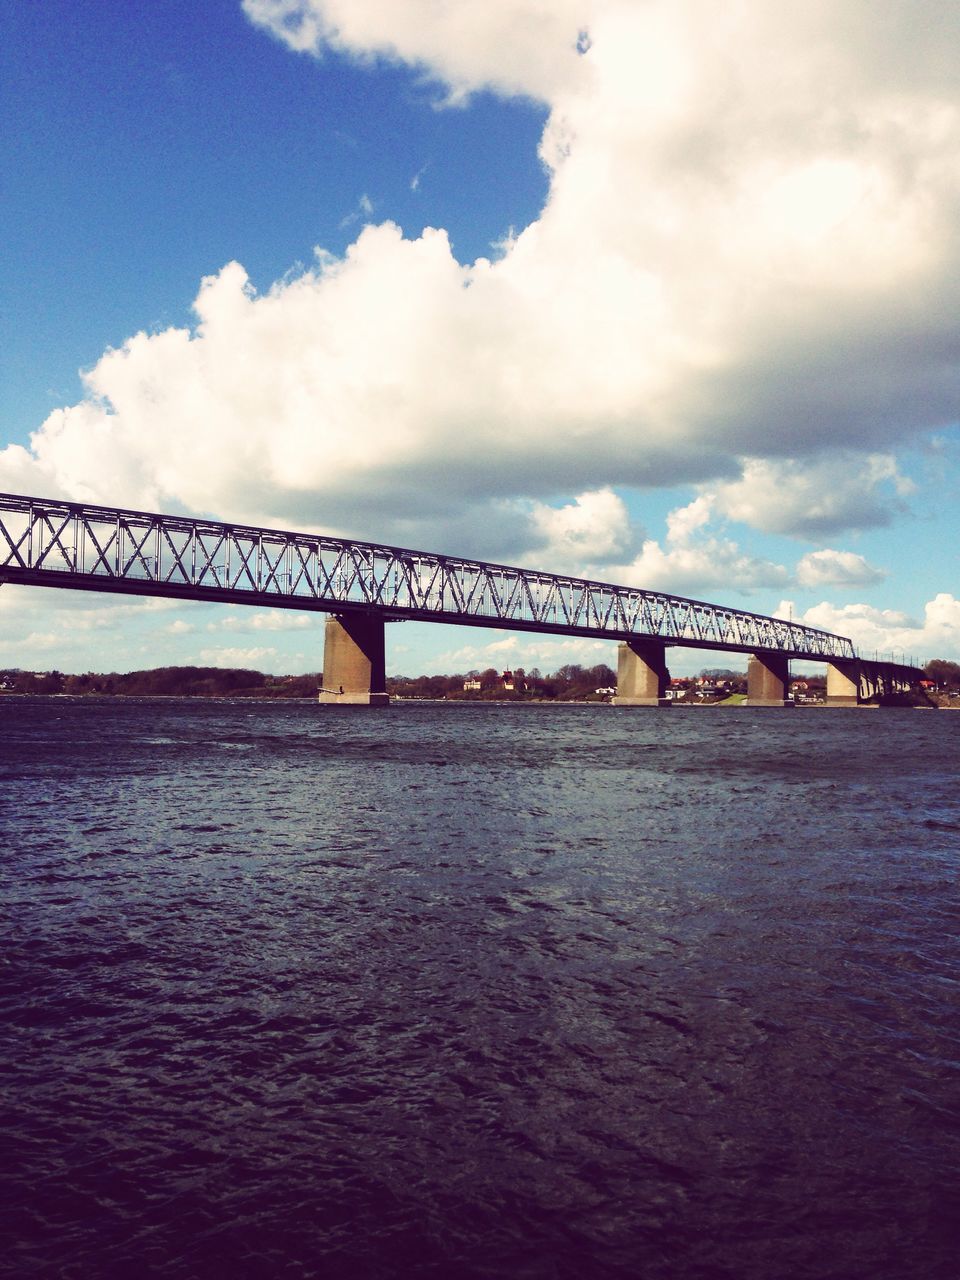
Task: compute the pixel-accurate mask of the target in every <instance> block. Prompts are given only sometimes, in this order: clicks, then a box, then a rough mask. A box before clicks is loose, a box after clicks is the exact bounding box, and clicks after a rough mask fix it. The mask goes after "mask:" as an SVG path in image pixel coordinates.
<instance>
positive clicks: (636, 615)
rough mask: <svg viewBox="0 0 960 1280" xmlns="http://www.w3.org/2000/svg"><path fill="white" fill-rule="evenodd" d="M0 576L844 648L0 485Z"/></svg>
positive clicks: (583, 582) (598, 590) (787, 628)
mask: <svg viewBox="0 0 960 1280" xmlns="http://www.w3.org/2000/svg"><path fill="white" fill-rule="evenodd" d="M0 582H16V583H23V584H26V585H29V586H41V587H67V588H71V589H73V590H82V591H109V592H116V593H121V594H126V595H150V596H165V597H168V598H171V597H172V598H175V599H181V600H206V601H217V602H220V603H229V604H252V605H260V606H264V605H270V606H272V607H274V608H284V609H303V610H316V611H319V612H323V613H334V614H340V615H343V614H348V613H351V612H364V613H371V612H372V613H376V614H379V615H381V616H383V617H385V618H387V619H390V620H398V619H403V618H408V619H415V620H418V621H422V622H446V623H453V624H457V625H468V626H479V627H502V628H507V629H510V630H518V631H539V632H551V633H559V634H567V635H576V636H589V637H599V638H606V639H610V640H630V639H636V638H638V637H641V636H647V637H656V638H659V639H661V640H663V641H665V642H666V643H667V644H670V645H687V646H691V647H695V648H706V649H728V650H733V651H739V652H748V653H763V652H768V653H779V654H782V655H784V656H786V657H790V658H807V659H820V660H825V659H831V658H853V657H854V656H855V654H854V649H853V644H852V642H851V641H850V640H848V639H846V638H845V637H844V636H837V635H833V634H831V633H830V632H828V631H820V630H817V629H816V628H814V627H807V626H803V625H801V624H800V623H796V622H787V621H784V620H783V619H780V618H770V617H766V616H764V615H762V614H756V613H747V612H745V611H743V610H741V609H730V608H725V607H723V606H721V605H715V604H707V603H705V602H704V601H702V600H689V599H686V598H684V597H682V596H672V595H665V594H663V593H661V592H657V591H644V590H641V589H638V588H636V587H619V586H613V585H611V584H609V583H605V582H592V581H589V580H587V579H583V578H571V577H564V576H562V575H559V574H552V573H541V572H537V571H534V570H530V569H518V568H513V567H511V566H509V565H501V564H487V563H484V562H483V561H478V560H464V559H460V558H458V557H455V556H444V555H433V554H430V553H428V552H423V551H410V550H406V549H403V548H400V547H390V546H385V545H382V544H380V543H371V542H353V541H347V540H345V539H341V538H330V537H326V536H324V535H319V534H305V533H292V532H286V531H282V530H278V529H259V528H254V527H249V526H245V525H239V524H225V523H222V522H220V521H214V520H194V519H189V518H187V517H184V516H171V515H159V514H156V513H151V512H144V511H127V510H123V509H121V508H114V507H100V506H93V505H90V504H88V503H75V502H60V501H56V500H52V499H44V498H31V497H23V496H19V495H16V494H0Z"/></svg>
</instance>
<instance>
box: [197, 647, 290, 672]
mask: <svg viewBox="0 0 960 1280" xmlns="http://www.w3.org/2000/svg"><path fill="white" fill-rule="evenodd" d="M276 654H277V651H276V649H272V648H267V647H263V646H261V647H256V646H254V647H252V648H249V649H237V648H225V649H201V650H200V658H201V660H202V661H203V662H204V663H205V664H206V665H207V666H210V667H241V668H252V669H254V670H256V669H257V668H258V666H260V664H261V663H263V661H264V659H266V658H274V657H276Z"/></svg>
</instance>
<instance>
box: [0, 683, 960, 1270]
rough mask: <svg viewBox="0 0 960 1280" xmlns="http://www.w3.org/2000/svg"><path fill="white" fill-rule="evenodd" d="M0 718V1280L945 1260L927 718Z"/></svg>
mask: <svg viewBox="0 0 960 1280" xmlns="http://www.w3.org/2000/svg"><path fill="white" fill-rule="evenodd" d="M0 727H2V730H3V732H2V751H3V763H4V776H3V783H2V794H0V806H2V808H0V812H2V818H0V834H2V842H3V859H2V874H3V881H4V884H3V890H4V891H3V908H2V911H3V930H4V939H5V941H4V951H3V965H2V969H0V980H2V993H0V995H2V1006H0V1007H2V1013H3V1019H4V1028H5V1030H4V1035H5V1042H6V1045H7V1049H6V1051H5V1052H4V1064H5V1066H4V1084H3V1117H2V1125H3V1129H2V1131H3V1133H4V1135H5V1137H4V1145H5V1148H6V1155H5V1157H4V1160H3V1162H2V1165H0V1181H2V1184H3V1185H2V1188H0V1190H2V1198H0V1204H2V1208H0V1214H2V1223H3V1226H4V1228H5V1235H6V1237H7V1238H8V1239H9V1240H11V1241H12V1242H13V1243H12V1246H11V1247H10V1248H9V1249H8V1251H7V1252H6V1253H4V1254H0V1273H2V1274H4V1275H11V1276H17V1277H39V1276H63V1277H78V1278H79V1277H83V1278H84V1280H91V1278H93V1277H98V1276H131V1277H133V1276H163V1277H177V1278H179V1277H194V1276H196V1277H207V1276H214V1277H219V1276H223V1277H261V1276H263V1277H274V1276H276V1277H298V1276H320V1277H341V1276H343V1277H348V1276H349V1277H392V1276H406V1275H409V1276H417V1277H447V1276H450V1277H456V1276H465V1277H485V1276H489V1277H501V1276H503V1277H520V1278H525V1277H530V1278H531V1280H533V1278H536V1280H541V1278H544V1280H546V1278H548V1277H549V1278H553V1277H584V1276H586V1277H591V1276H624V1277H626V1276H630V1277H637V1276H639V1277H644V1278H649V1280H661V1278H667V1277H669V1278H673V1277H683V1278H684V1280H698V1278H701V1277H704V1278H705V1277H711V1278H712V1277H731V1278H737V1280H739V1278H744V1280H752V1278H755V1280H760V1278H763V1280H765V1278H766V1277H777V1278H780V1277H783V1278H788V1277H789V1278H793V1277H816V1278H817V1280H827V1278H828V1277H830V1278H833V1277H836V1278H838V1280H840V1278H846V1277H871V1278H888V1280H903V1278H905V1277H917V1278H918V1280H920V1278H921V1277H922V1278H924V1280H926V1278H928V1277H929V1278H931V1280H939V1278H941V1277H943V1278H944V1280H945V1278H946V1277H951V1278H953V1277H955V1276H957V1275H958V1273H960V1271H958V1266H957V1246H958V1244H960V1226H958V1224H960V1205H958V1203H957V1201H958V1198H960V1197H958V1192H957V1188H958V1174H960V1140H958V1130H957V1121H958V1110H960V1106H958V1102H960V1071H958V1066H960V1025H958V1024H960V1020H958V998H957V997H958V990H960V988H958V979H960V958H958V945H957V939H956V934H957V923H958V917H960V906H958V904H960V894H958V888H957V871H958V863H960V791H958V785H957V784H958V776H960V753H958V746H960V715H952V714H949V713H918V712H909V711H906V712H898V711H887V712H879V713H878V712H850V711H830V712H823V711H805V712H796V713H789V712H788V713H777V712H769V711H755V712H749V711H747V710H745V709H739V710H731V711H726V710H703V709H700V710H692V711H687V712H684V711H680V710H678V709H674V710H673V711H670V712H656V711H654V712H649V711H629V710H627V711H621V710H617V709H612V708H608V707H550V706H544V707H521V708H510V707H456V706H442V705H433V704H430V705H428V704H421V705H410V704H408V705H404V706H401V707H397V708H394V709H392V710H391V711H389V712H385V713H373V714H371V713H366V714H364V713H352V714H351V713H348V712H346V711H345V710H338V709H335V708H324V709H322V710H321V709H320V708H317V707H316V706H314V705H312V704H311V705H304V704H296V705H287V706H280V705H271V706H268V705H257V704H249V703H216V704H197V703H181V702H162V701H143V702H106V701H105V702H91V701H72V700H66V699H51V700H39V699H38V700H24V699H7V700H5V701H3V702H2V703H0Z"/></svg>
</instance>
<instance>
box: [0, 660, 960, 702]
mask: <svg viewBox="0 0 960 1280" xmlns="http://www.w3.org/2000/svg"><path fill="white" fill-rule="evenodd" d="M924 671H925V673H926V679H925V680H924V681H923V689H924V693H925V695H926V696H927V698H928V699H929V700H930V702H932V703H935V704H937V705H941V706H950V705H953V706H957V705H958V704H960V663H956V662H951V661H948V660H947V659H945V658H934V659H933V660H932V661H930V662H928V663H927V664H926V666H925V668H924ZM322 684H323V673H322V672H315V673H310V674H308V675H301V676H274V675H266V674H264V673H263V672H261V671H250V670H246V669H243V668H223V667H156V668H153V669H151V670H148V671H130V672H125V673H116V672H114V673H111V674H106V675H98V674H95V673H93V672H86V673H85V674H83V675H68V674H64V673H63V672H60V671H21V670H18V669H16V668H8V669H6V670H0V695H17V694H19V695H37V694H45V695H66V696H72V697H133V698H156V697H166V698H315V697H316V695H317V691H318V690H319V689H320V688H321V687H322ZM616 691H617V677H616V673H615V672H614V671H613V669H612V668H611V667H609V666H607V665H606V664H605V663H600V664H598V665H597V666H594V667H583V666H578V665H576V664H572V663H571V664H568V665H566V666H562V667H560V668H559V670H557V671H554V672H552V673H551V674H549V675H543V674H542V673H541V672H540V671H539V670H538V669H537V668H536V667H533V668H532V669H531V670H529V671H526V670H524V669H523V668H522V667H518V668H516V669H515V670H512V671H498V670H497V669H496V668H494V667H490V668H488V669H487V670H485V671H476V670H471V671H467V672H465V673H461V674H458V675H442V676H392V677H390V676H388V677H387V692H388V693H389V694H390V695H391V696H392V697H394V698H398V699H409V700H416V699H432V700H436V699H443V700H446V701H459V702H554V701H559V702H608V701H610V700H611V699H612V698H613V697H614V696H615V694H616ZM825 691H826V677H825V676H822V675H808V676H798V677H796V678H795V679H794V680H792V681H791V682H790V696H791V697H792V698H793V700H794V701H795V702H796V703H797V704H798V705H803V704H811V705H815V704H817V703H819V702H823V700H824V697H825ZM746 694H747V676H746V672H744V671H732V670H729V669H727V668H722V667H708V668H704V669H703V670H702V671H701V672H700V674H699V675H695V676H680V677H677V678H676V679H673V680H671V681H670V686H669V688H668V689H667V693H666V696H667V697H668V698H669V699H670V700H671V701H672V702H675V703H678V704H687V705H690V704H698V705H719V704H728V705H733V704H736V703H737V702H742V701H743V700H744V699H745V697H746Z"/></svg>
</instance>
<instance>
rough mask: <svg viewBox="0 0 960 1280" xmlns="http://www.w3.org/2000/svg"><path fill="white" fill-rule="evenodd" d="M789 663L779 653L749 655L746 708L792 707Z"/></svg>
mask: <svg viewBox="0 0 960 1280" xmlns="http://www.w3.org/2000/svg"><path fill="white" fill-rule="evenodd" d="M789 692H790V661H789V659H788V658H784V657H782V656H781V655H780V654H779V653H751V655H750V658H749V661H748V662H747V701H746V705H747V706H748V707H792V706H793V703H792V702H791V701H790V699H789V698H788V696H787V695H788V694H789Z"/></svg>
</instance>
